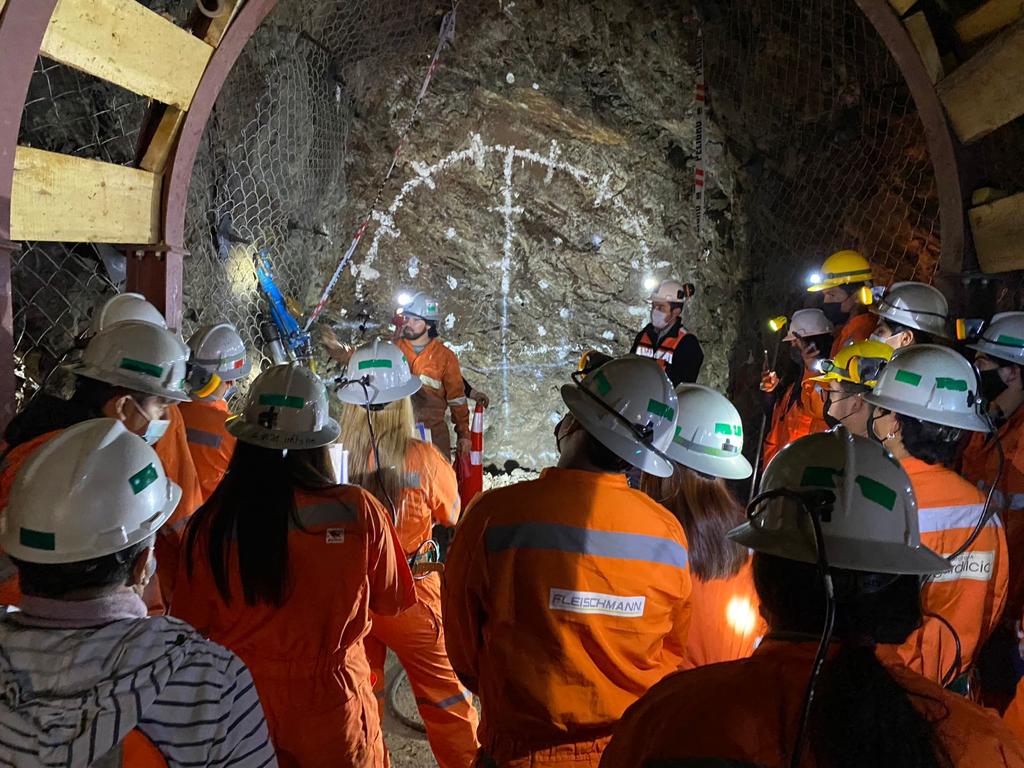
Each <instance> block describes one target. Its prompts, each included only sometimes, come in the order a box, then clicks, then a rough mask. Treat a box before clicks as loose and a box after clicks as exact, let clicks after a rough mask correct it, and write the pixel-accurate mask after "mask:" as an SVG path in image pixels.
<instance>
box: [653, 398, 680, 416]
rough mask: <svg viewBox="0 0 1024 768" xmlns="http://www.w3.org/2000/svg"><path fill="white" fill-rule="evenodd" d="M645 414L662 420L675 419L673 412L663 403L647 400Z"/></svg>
mask: <svg viewBox="0 0 1024 768" xmlns="http://www.w3.org/2000/svg"><path fill="white" fill-rule="evenodd" d="M647 412H648V413H653V414H654V415H655V416H660V417H661V418H663V419H674V418H675V417H676V412H675V411H674V410H672V409H671V408H669V407H668V406H667V405H665V403H659V402H658V401H657V400H649V401H648V402H647Z"/></svg>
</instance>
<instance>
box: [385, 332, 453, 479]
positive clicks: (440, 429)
mask: <svg viewBox="0 0 1024 768" xmlns="http://www.w3.org/2000/svg"><path fill="white" fill-rule="evenodd" d="M395 344H397V345H398V348H399V349H400V350H402V354H404V355H405V359H406V360H408V361H409V367H410V368H411V369H412V375H413V376H418V377H419V379H420V381H422V382H423V389H421V390H420V391H419V392H417V393H416V394H415V395H413V396H412V407H413V410H414V411H415V412H416V421H419V422H422V423H423V424H424V426H426V427H427V429H429V430H430V435H431V439H432V440H433V441H434V445H436V446H437V449H438V450H439V451H441V454H442V455H443V456H445V457H448V458H449V460H450V457H451V453H452V441H451V436H450V435H449V434H448V424H447V422H446V421H445V414H446V413H447V412H448V411H449V410H451V412H452V424H453V425H454V426H455V436H456V437H464V438H466V439H467V440H468V439H469V401H468V400H467V399H466V385H465V383H464V382H463V379H462V368H460V367H459V358H457V357H456V356H455V353H454V352H452V351H451V350H450V349H448V347H446V346H445V345H444V344H443V343H442V342H441V340H440V339H431V340H430V341H429V342H428V343H427V346H425V347H424V348H423V349H422V351H420V352H419V353H418V354H417V353H416V350H415V349H413V346H412V342H411V341H409V340H408V339H399V340H398V341H396V342H395Z"/></svg>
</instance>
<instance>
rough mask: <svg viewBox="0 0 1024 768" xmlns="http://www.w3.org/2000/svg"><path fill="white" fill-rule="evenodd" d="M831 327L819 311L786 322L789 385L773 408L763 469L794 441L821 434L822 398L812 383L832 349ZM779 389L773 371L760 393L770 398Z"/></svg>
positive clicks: (799, 314)
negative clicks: (805, 436) (818, 366)
mask: <svg viewBox="0 0 1024 768" xmlns="http://www.w3.org/2000/svg"><path fill="white" fill-rule="evenodd" d="M832 331H833V328H832V323H831V322H829V320H828V318H826V317H825V315H824V314H822V311H821V310H820V309H798V310H797V311H796V312H794V313H793V317H792V319H791V320H790V322H789V333H787V334H786V336H785V337H784V338H783V341H788V342H789V343H790V345H791V346H790V350H789V352H790V363H791V370H790V372H789V373H788V374H787V375H786V377H785V379H787V380H789V381H790V382H791V383H790V384H789V386H788V387H785V388H784V389H783V392H782V396H781V397H779V398H778V399H775V400H774V402H773V405H772V417H771V429H770V430H769V432H768V435H767V436H766V437H765V439H764V448H763V456H764V466H767V465H768V462H770V461H771V460H772V458H773V457H774V456H775V454H777V453H778V452H779V451H781V450H782V449H783V448H784V447H786V446H787V445H788V444H789V443H791V442H793V441H794V440H798V439H799V438H801V437H803V436H804V435H809V434H811V433H812V432H824V431H825V430H826V429H827V428H828V425H826V424H825V420H824V400H825V399H824V395H823V394H822V393H821V392H820V391H819V390H818V388H817V383H816V382H815V381H814V380H813V377H814V376H817V374H818V370H817V368H816V367H815V366H816V364H817V362H818V361H819V360H820V359H821V358H822V357H824V355H825V354H826V353H827V351H828V350H829V349H831V348H832ZM778 387H779V378H778V376H777V375H776V374H775V372H774V371H772V372H771V373H769V374H768V375H767V376H765V377H764V379H763V380H762V382H761V389H762V391H764V392H766V393H768V395H769V396H771V395H772V394H773V393H774V392H775V391H776V390H777V389H778Z"/></svg>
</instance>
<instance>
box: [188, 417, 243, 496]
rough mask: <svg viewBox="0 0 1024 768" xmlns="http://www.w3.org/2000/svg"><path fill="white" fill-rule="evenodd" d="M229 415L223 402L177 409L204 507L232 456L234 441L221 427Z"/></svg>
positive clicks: (225, 429)
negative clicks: (182, 423) (179, 412)
mask: <svg viewBox="0 0 1024 768" xmlns="http://www.w3.org/2000/svg"><path fill="white" fill-rule="evenodd" d="M230 415H231V413H230V412H229V411H228V404H227V403H226V402H224V401H223V400H193V401H192V402H190V403H184V404H183V405H182V406H181V416H182V419H183V420H184V422H185V437H186V439H187V440H188V450H189V453H191V454H192V463H193V464H194V465H195V468H196V477H197V479H198V481H199V492H200V494H201V496H202V499H203V503H204V504H205V503H206V500H207V499H209V498H210V494H211V493H213V492H214V491H215V490H216V489H217V486H218V485H220V481H221V479H223V477H224V473H226V472H227V471H228V464H230V463H231V457H232V455H234V453H235V437H234V435H232V434H231V433H230V432H228V430H227V427H226V426H225V422H226V421H227V419H228V417H229V416H230Z"/></svg>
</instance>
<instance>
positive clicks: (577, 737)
mask: <svg viewBox="0 0 1024 768" xmlns="http://www.w3.org/2000/svg"><path fill="white" fill-rule="evenodd" d="M573 379H574V383H573V384H567V385H566V386H564V387H563V388H562V398H563V400H564V401H565V403H566V405H568V407H569V411H570V415H569V416H567V417H566V418H565V419H563V421H562V422H561V423H560V425H559V427H558V429H557V431H556V436H555V440H556V443H557V446H558V449H559V452H560V454H561V458H560V460H559V463H558V467H557V468H549V469H546V470H544V472H543V473H542V474H541V476H540V479H538V480H534V481H532V482H526V483H519V484H518V485H513V486H509V487H507V488H501V489H496V490H492V491H489V492H486V493H484V494H482V495H480V496H478V497H477V498H476V500H475V501H474V502H473V503H472V504H471V505H470V507H469V509H468V510H467V511H466V513H465V515H464V516H463V520H462V522H461V523H460V525H459V528H458V530H457V531H456V534H455V537H454V540H453V543H452V548H451V551H450V553H449V556H448V563H447V566H446V569H445V574H444V585H443V589H442V606H443V608H444V624H445V630H446V632H447V642H448V654H449V656H450V658H451V661H452V666H453V667H454V668H455V671H456V673H457V674H458V675H459V678H460V679H461V680H462V682H463V683H464V684H465V685H466V687H467V688H469V689H470V690H471V691H473V692H475V693H477V694H478V695H479V697H480V703H481V706H482V710H483V716H482V719H481V723H480V731H479V736H480V743H481V750H480V755H479V756H478V759H477V762H476V765H478V766H533V767H534V768H542V767H547V766H570V765H572V766H577V767H578V768H586V766H596V765H597V763H598V761H599V759H600V756H601V751H602V750H603V749H604V746H605V745H606V744H607V742H608V739H609V737H610V736H611V731H612V727H613V726H614V724H615V722H616V721H617V720H618V719H619V717H620V716H621V715H622V713H623V712H624V711H625V709H626V707H628V706H629V705H630V704H632V703H633V702H634V701H636V699H637V698H639V697H640V696H641V695H642V694H643V692H644V691H645V690H647V688H649V687H650V686H651V685H653V684H654V683H656V682H657V681H658V680H659V679H661V678H662V677H664V676H665V675H666V674H668V673H669V672H672V671H674V670H676V669H678V668H679V667H680V666H681V664H682V660H683V655H684V653H685V649H686V640H687V630H688V627H689V623H690V610H691V609H690V589H691V584H690V572H689V567H688V564H687V551H686V538H685V535H684V533H683V529H682V526H681V525H680V523H679V521H678V520H676V518H675V517H673V515H672V514H671V513H670V512H669V511H668V510H666V509H665V508H664V507H662V506H661V505H660V504H657V503H655V502H654V501H653V500H652V499H650V498H649V497H648V496H647V495H645V494H643V493H641V492H640V491H636V490H633V489H631V488H630V487H629V485H628V483H627V481H626V474H625V473H626V472H627V470H628V468H629V466H630V465H631V464H632V465H633V466H636V467H638V468H639V469H642V470H644V471H645V472H647V473H649V474H653V475H657V476H661V477H665V476H668V475H670V474H671V473H672V464H671V461H670V460H668V459H667V457H666V456H665V454H664V451H665V450H666V449H667V447H668V444H669V442H671V440H672V436H673V434H674V433H675V426H676V413H675V408H676V396H675V392H673V390H672V385H671V383H670V382H669V380H668V378H666V376H665V373H664V372H663V371H662V370H661V367H660V366H659V365H658V363H657V362H655V361H654V360H651V359H649V358H641V357H636V356H632V355H630V356H627V357H623V358H619V359H616V360H612V361H610V362H608V363H606V364H604V365H603V366H601V367H599V368H597V369H596V370H595V371H594V372H592V373H590V374H589V375H587V376H586V378H585V379H582V378H581V374H579V373H576V374H574V375H573Z"/></svg>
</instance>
